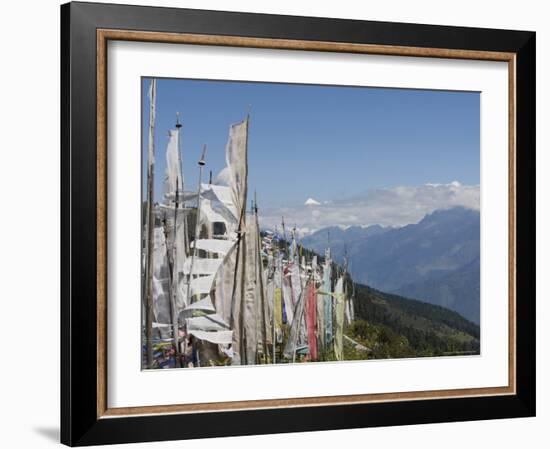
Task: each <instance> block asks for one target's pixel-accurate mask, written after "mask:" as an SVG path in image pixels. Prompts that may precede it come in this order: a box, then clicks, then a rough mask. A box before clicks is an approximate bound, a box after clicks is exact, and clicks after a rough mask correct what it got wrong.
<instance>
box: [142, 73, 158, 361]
mask: <svg viewBox="0 0 550 449" xmlns="http://www.w3.org/2000/svg"><path fill="white" fill-rule="evenodd" d="M156 96H157V80H156V79H154V78H153V79H152V80H151V84H150V87H149V148H148V152H147V223H146V226H147V250H146V251H147V252H146V258H147V272H146V297H147V310H146V322H145V328H146V339H147V366H148V367H149V368H152V367H153V251H154V246H153V237H154V228H155V211H154V206H153V186H154V175H155V113H156V111H155V107H156Z"/></svg>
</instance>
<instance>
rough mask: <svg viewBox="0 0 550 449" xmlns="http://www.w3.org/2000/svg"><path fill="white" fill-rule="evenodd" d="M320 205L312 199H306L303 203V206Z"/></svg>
mask: <svg viewBox="0 0 550 449" xmlns="http://www.w3.org/2000/svg"><path fill="white" fill-rule="evenodd" d="M320 205H321V203H320V202H319V201H317V200H314V199H313V198H308V199H307V200H306V202H305V203H304V206H320Z"/></svg>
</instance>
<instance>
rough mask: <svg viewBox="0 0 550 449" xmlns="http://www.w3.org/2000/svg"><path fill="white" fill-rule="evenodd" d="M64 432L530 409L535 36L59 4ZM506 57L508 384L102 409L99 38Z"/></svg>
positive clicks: (289, 427)
mask: <svg viewBox="0 0 550 449" xmlns="http://www.w3.org/2000/svg"><path fill="white" fill-rule="evenodd" d="M61 23H62V34H61V55H62V67H61V77H62V78H61V85H62V90H61V116H62V117H61V118H62V128H61V142H62V148H61V151H62V158H61V204H62V216H61V223H62V226H61V355H62V357H61V392H62V394H61V440H62V442H63V443H64V444H67V445H71V446H80V445H92V444H107V443H125V442H141V441H154V440H173V439H185V438H203V437H217V436H230V435H247V434H265V433H281V432H299V431H313V430H329V429H343V428H355V427H371V426H393V425H404V424H416V423H430V422H447V421H458V420H480V419H493V418H510V417H527V416H534V414H535V33H532V32H525V31H506V30H489V29H477V28H458V27H445V26H433V25H416V24H402V23H382V22H367V21H352V20H340V19H325V18H309V17H291V16H275V15H260V14H246V13H229V12H215V11H201V10H188V9H171V8H152V7H138V6H125V5H109V4H93V3H69V4H66V5H63V6H62V7H61ZM111 40H122V41H143V42H160V43H173V44H200V45H214V46H232V47H252V48H270V49H292V50H296V51H304V50H314V51H324V52H342V53H364V54H380V55H395V56H396V57H398V56H418V57H427V58H458V59H472V60H490V61H505V62H507V63H508V67H509V74H510V75H509V89H510V90H509V94H510V97H509V98H510V101H509V110H508V114H509V130H508V131H509V186H510V187H509V192H508V196H509V223H508V229H509V242H508V245H509V279H508V282H509V291H510V297H509V323H508V326H509V339H510V340H509V365H508V366H509V383H508V386H506V387H491V388H478V389H460V390H447V391H440V390H439V391H438V390H433V391H422V392H401V393H384V394H370V395H354V396H324V397H313V398H300V399H277V400H261V401H237V402H219V403H209V404H193V405H192V404H187V405H186V404H181V405H169V406H148V407H131V408H123V409H110V408H108V406H107V370H106V364H107V359H106V331H107V328H106V322H107V305H106V281H107V276H108V271H107V262H106V260H107V259H106V257H107V244H106V241H107V240H106V226H107V224H106V223H107V221H106V213H107V208H106V205H107V198H108V189H107V181H106V179H107V177H106V170H107V164H106V161H107V157H106V154H107V151H108V150H107V84H106V73H107V72H106V70H107V63H108V62H107V55H106V49H107V42H108V41H111Z"/></svg>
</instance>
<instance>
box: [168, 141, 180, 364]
mask: <svg viewBox="0 0 550 449" xmlns="http://www.w3.org/2000/svg"><path fill="white" fill-rule="evenodd" d="M178 140H179V131H178ZM178 181H179V178H178V179H177V180H176V201H175V204H174V231H173V237H172V261H173V265H172V278H171V282H172V285H171V287H172V288H171V292H170V298H171V306H172V333H173V336H174V350H175V352H174V358H175V366H176V368H179V367H181V363H180V362H181V353H180V347H179V315H178V307H177V294H178V281H179V273H178V251H177V235H178V206H179V186H178Z"/></svg>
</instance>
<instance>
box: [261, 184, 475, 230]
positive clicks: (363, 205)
mask: <svg viewBox="0 0 550 449" xmlns="http://www.w3.org/2000/svg"><path fill="white" fill-rule="evenodd" d="M310 200H313V199H312V198H310V199H308V200H307V201H306V203H305V204H304V205H303V206H299V207H283V208H277V209H263V210H260V223H261V225H262V227H263V228H267V229H274V228H275V227H276V226H279V227H280V222H281V216H284V217H285V222H286V223H288V225H289V226H296V227H297V228H298V229H300V234H302V235H305V234H308V233H311V232H314V231H315V230H318V229H322V228H325V227H327V226H341V227H348V226H368V225H371V224H380V225H383V226H404V225H406V224H410V223H417V222H418V221H420V220H421V219H422V218H423V217H424V216H425V215H426V214H429V213H431V212H433V211H434V210H436V209H449V208H451V207H455V206H462V207H466V208H469V209H476V210H479V185H463V184H461V183H459V182H458V181H453V182H450V183H448V184H433V183H427V184H424V185H421V186H398V187H393V188H391V189H379V190H372V191H368V192H367V193H365V194H363V195H356V196H354V197H349V198H342V199H338V200H332V201H327V200H325V201H322V202H319V201H316V200H313V201H314V202H315V204H314V206H315V207H311V206H312V205H313V204H312V203H311V202H310V203H309V205H308V202H309V201H310Z"/></svg>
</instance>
